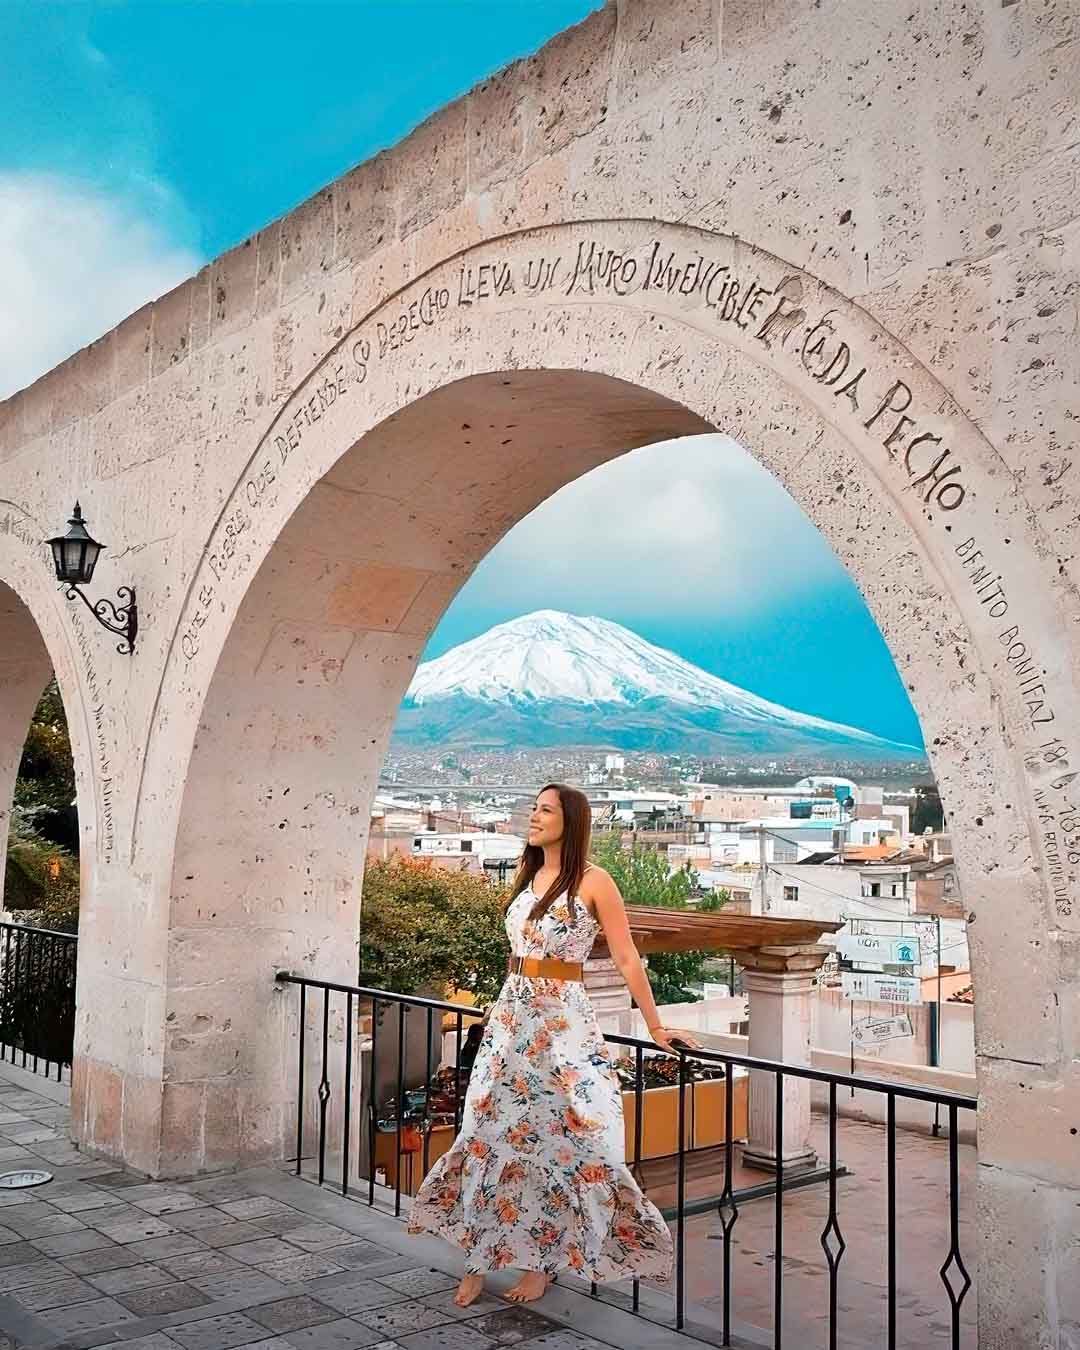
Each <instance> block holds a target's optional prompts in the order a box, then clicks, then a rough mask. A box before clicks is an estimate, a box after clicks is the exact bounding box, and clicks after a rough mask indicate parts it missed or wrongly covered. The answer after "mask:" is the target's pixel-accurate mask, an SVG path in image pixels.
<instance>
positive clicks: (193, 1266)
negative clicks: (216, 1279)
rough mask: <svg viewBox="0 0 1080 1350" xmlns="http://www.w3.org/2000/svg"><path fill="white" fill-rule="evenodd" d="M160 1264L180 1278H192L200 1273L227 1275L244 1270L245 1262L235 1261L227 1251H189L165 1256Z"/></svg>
mask: <svg viewBox="0 0 1080 1350" xmlns="http://www.w3.org/2000/svg"><path fill="white" fill-rule="evenodd" d="M160 1264H161V1265H162V1266H163V1267H164V1268H165V1269H166V1270H167V1271H169V1273H170V1274H172V1275H175V1276H176V1278H177V1279H178V1280H191V1279H194V1278H195V1277H196V1276H200V1275H227V1274H229V1273H230V1272H234V1271H238V1270H243V1269H244V1266H243V1263H242V1262H240V1261H234V1260H233V1258H232V1257H231V1256H229V1255H227V1254H226V1253H225V1252H214V1251H201V1252H189V1253H188V1254H187V1255H185V1256H163V1257H162V1258H161V1261H160Z"/></svg>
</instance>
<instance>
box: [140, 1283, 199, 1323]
mask: <svg viewBox="0 0 1080 1350" xmlns="http://www.w3.org/2000/svg"><path fill="white" fill-rule="evenodd" d="M116 1301H117V1302H118V1303H122V1304H123V1305H124V1307H125V1308H127V1309H129V1310H130V1311H131V1312H133V1313H134V1314H135V1316H136V1317H162V1316H164V1315H165V1314H166V1313H178V1312H187V1311H188V1310H189V1309H191V1308H205V1307H206V1306H207V1305H208V1304H210V1303H212V1302H213V1301H214V1300H213V1299H212V1298H211V1296H210V1295H209V1294H204V1293H203V1292H202V1290H201V1289H196V1288H195V1287H194V1286H193V1285H190V1284H182V1283H180V1282H179V1281H177V1282H175V1283H173V1284H159V1285H155V1286H154V1287H153V1288H152V1289H133V1290H131V1292H130V1293H127V1294H117V1296H116Z"/></svg>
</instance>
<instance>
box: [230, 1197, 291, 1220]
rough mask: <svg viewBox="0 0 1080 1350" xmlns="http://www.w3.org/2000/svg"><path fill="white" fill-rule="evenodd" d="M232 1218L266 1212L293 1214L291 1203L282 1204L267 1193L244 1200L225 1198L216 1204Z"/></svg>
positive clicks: (249, 1217) (250, 1217)
mask: <svg viewBox="0 0 1080 1350" xmlns="http://www.w3.org/2000/svg"><path fill="white" fill-rule="evenodd" d="M218 1209H223V1210H224V1211H225V1213H226V1214H230V1215H232V1217H233V1218H234V1219H258V1218H264V1217H265V1216H266V1215H268V1214H295V1213H296V1212H297V1211H296V1210H294V1209H293V1208H292V1206H291V1205H286V1204H283V1203H282V1202H281V1201H280V1200H274V1199H272V1198H271V1197H270V1196H268V1195H252V1196H248V1197H247V1198H246V1199H244V1200H226V1201H225V1202H224V1203H222V1204H219V1205H218Z"/></svg>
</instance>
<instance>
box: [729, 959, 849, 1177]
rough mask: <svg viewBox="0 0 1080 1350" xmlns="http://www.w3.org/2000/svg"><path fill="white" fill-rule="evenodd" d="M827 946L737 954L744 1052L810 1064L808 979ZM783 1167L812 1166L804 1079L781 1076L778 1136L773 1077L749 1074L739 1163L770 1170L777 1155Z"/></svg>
mask: <svg viewBox="0 0 1080 1350" xmlns="http://www.w3.org/2000/svg"><path fill="white" fill-rule="evenodd" d="M829 950H830V949H829V948H828V947H825V946H821V945H818V944H815V945H814V946H792V947H759V948H757V949H756V950H753V951H747V952H740V954H739V964H740V965H741V966H742V967H743V989H744V990H745V992H746V994H747V997H748V998H749V1002H750V1054H751V1055H752V1056H753V1057H755V1058H757V1059H771V1060H780V1061H782V1062H783V1063H784V1064H798V1065H806V1066H807V1067H809V1064H810V1021H811V1013H812V1010H813V1000H814V998H815V997H816V994H817V985H816V982H815V979H814V975H815V972H816V971H817V970H818V969H819V967H820V966H821V964H822V962H823V961H824V960H825V957H826V956H827V955H828V952H829ZM778 1157H779V1158H781V1159H782V1160H783V1166H784V1169H785V1171H787V1170H788V1169H792V1168H805V1167H814V1166H816V1164H817V1154H816V1153H815V1152H814V1149H813V1148H812V1147H811V1144H810V1080H809V1079H808V1078H795V1077H790V1076H788V1077H785V1079H784V1122H783V1137H782V1138H779V1137H778V1135H777V1129H776V1078H775V1075H773V1074H771V1073H766V1072H763V1071H754V1070H751V1073H750V1138H749V1140H748V1142H747V1146H746V1148H745V1149H744V1151H743V1162H744V1163H745V1164H746V1165H747V1166H748V1167H757V1168H760V1169H762V1170H763V1171H767V1172H775V1171H776V1168H777V1158H778Z"/></svg>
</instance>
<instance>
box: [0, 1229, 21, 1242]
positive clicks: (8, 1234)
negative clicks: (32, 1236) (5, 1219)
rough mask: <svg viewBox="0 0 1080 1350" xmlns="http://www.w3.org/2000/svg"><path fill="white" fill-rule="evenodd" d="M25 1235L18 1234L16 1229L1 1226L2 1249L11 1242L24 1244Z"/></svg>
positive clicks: (0, 1240)
mask: <svg viewBox="0 0 1080 1350" xmlns="http://www.w3.org/2000/svg"><path fill="white" fill-rule="evenodd" d="M22 1240H23V1235H22V1234H21V1233H16V1231H15V1229H14V1228H5V1227H3V1225H0V1247H2V1246H7V1244H8V1243H9V1242H22Z"/></svg>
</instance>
